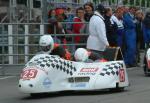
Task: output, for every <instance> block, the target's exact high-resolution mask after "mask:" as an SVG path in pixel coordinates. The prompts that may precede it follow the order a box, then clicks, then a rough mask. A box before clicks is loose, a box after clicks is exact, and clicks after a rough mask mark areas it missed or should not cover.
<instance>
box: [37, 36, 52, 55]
mask: <svg viewBox="0 0 150 103" xmlns="http://www.w3.org/2000/svg"><path fill="white" fill-rule="evenodd" d="M39 45H40V47H41V49H42V51H43V52H44V53H47V54H49V53H51V51H52V50H53V48H54V40H53V38H52V37H51V36H50V35H43V36H41V37H40V41H39Z"/></svg>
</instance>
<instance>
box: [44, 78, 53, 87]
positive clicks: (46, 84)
mask: <svg viewBox="0 0 150 103" xmlns="http://www.w3.org/2000/svg"><path fill="white" fill-rule="evenodd" d="M51 84H52V82H51V80H50V79H49V78H45V79H44V81H43V86H44V87H45V88H50V87H51Z"/></svg>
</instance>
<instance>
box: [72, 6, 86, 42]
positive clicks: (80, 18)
mask: <svg viewBox="0 0 150 103" xmlns="http://www.w3.org/2000/svg"><path fill="white" fill-rule="evenodd" d="M73 22H74V24H73V33H75V34H76V35H78V34H80V33H83V31H84V29H85V23H84V22H85V20H84V9H83V8H82V7H79V8H77V9H76V17H74V19H73ZM82 39H83V38H82ZM74 40H75V43H81V36H75V39H74Z"/></svg>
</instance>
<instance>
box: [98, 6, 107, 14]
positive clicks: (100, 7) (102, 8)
mask: <svg viewBox="0 0 150 103" xmlns="http://www.w3.org/2000/svg"><path fill="white" fill-rule="evenodd" d="M96 10H97V11H98V12H99V13H101V14H105V12H106V9H105V7H104V6H103V5H102V4H98V5H97V7H96Z"/></svg>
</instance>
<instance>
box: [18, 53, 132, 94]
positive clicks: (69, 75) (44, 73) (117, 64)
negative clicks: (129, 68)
mask: <svg viewBox="0 0 150 103" xmlns="http://www.w3.org/2000/svg"><path fill="white" fill-rule="evenodd" d="M116 84H118V86H119V87H126V86H128V85H129V82H128V76H127V72H126V68H125V64H124V62H123V61H112V62H95V63H81V62H74V61H68V60H64V59H62V58H60V57H58V56H52V55H47V54H38V55H36V56H34V57H33V58H32V59H31V60H30V61H29V62H28V63H27V64H26V66H25V68H24V69H23V71H22V73H21V78H20V80H19V89H20V90H21V91H22V92H24V93H43V92H55V91H64V90H96V89H105V88H116Z"/></svg>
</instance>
